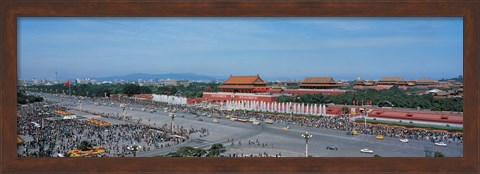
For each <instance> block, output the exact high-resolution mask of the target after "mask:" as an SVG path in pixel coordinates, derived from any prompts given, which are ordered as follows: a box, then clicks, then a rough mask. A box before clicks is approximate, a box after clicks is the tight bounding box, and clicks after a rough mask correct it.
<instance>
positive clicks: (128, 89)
mask: <svg viewBox="0 0 480 174" xmlns="http://www.w3.org/2000/svg"><path fill="white" fill-rule="evenodd" d="M140 92H141V91H140V86H138V85H135V84H128V85H125V86H124V87H123V93H124V94H127V95H128V96H132V95H134V94H140Z"/></svg>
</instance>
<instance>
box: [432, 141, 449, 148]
mask: <svg viewBox="0 0 480 174" xmlns="http://www.w3.org/2000/svg"><path fill="white" fill-rule="evenodd" d="M435 145H437V146H443V147H445V146H447V144H445V143H444V142H438V143H435Z"/></svg>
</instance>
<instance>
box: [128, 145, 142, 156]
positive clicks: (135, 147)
mask: <svg viewBox="0 0 480 174" xmlns="http://www.w3.org/2000/svg"><path fill="white" fill-rule="evenodd" d="M140 148H142V147H141V146H139V145H136V144H135V143H133V145H131V146H127V149H128V150H130V151H131V152H132V153H133V157H136V156H137V151H138V149H140Z"/></svg>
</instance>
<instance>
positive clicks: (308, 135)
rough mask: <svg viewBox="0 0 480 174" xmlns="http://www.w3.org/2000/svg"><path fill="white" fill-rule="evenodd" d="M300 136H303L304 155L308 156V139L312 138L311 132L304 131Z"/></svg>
mask: <svg viewBox="0 0 480 174" xmlns="http://www.w3.org/2000/svg"><path fill="white" fill-rule="evenodd" d="M302 137H303V138H305V157H308V139H310V138H312V134H310V133H308V132H305V133H304V134H302Z"/></svg>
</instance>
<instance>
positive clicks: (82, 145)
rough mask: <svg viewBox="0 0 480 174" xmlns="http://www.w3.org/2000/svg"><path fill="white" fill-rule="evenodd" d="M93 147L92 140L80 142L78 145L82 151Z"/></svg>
mask: <svg viewBox="0 0 480 174" xmlns="http://www.w3.org/2000/svg"><path fill="white" fill-rule="evenodd" d="M92 148H93V144H92V143H91V142H90V141H86V140H83V141H81V142H80V144H79V145H78V149H80V150H82V151H87V150H91V149H92Z"/></svg>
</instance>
